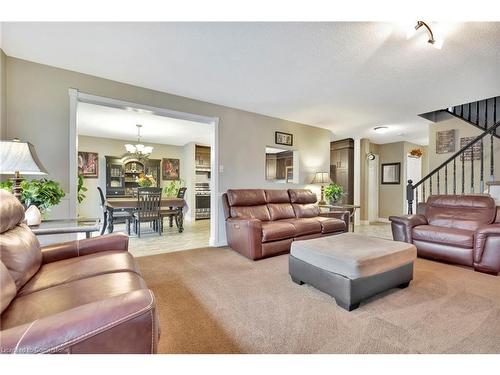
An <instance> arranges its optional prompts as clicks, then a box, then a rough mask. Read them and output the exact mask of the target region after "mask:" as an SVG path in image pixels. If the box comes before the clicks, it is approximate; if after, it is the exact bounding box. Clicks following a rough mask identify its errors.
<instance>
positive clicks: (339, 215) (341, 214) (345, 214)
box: [319, 211, 351, 232]
mask: <svg viewBox="0 0 500 375" xmlns="http://www.w3.org/2000/svg"><path fill="white" fill-rule="evenodd" d="M319 216H323V217H333V218H336V219H340V220H343V221H344V222H345V227H346V232H348V231H349V221H350V217H351V213H350V212H349V211H328V212H320V214H319Z"/></svg>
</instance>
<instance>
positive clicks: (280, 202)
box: [222, 189, 349, 260]
mask: <svg viewBox="0 0 500 375" xmlns="http://www.w3.org/2000/svg"><path fill="white" fill-rule="evenodd" d="M316 201H317V198H316V194H314V193H313V192H311V191H310V190H307V189H289V190H269V189H231V190H228V191H227V193H225V194H223V197H222V202H223V206H224V213H225V217H226V235H227V241H228V244H229V246H230V247H231V248H232V249H233V250H236V251H237V252H239V253H240V254H242V255H243V256H245V257H247V258H249V259H253V260H257V259H261V258H267V257H270V256H274V255H279V254H284V253H287V252H289V251H290V246H291V244H292V242H293V241H296V240H301V239H309V238H316V237H320V236H330V235H334V234H339V233H344V232H347V228H348V227H349V212H328V213H320V210H319V207H318V205H317V204H316Z"/></svg>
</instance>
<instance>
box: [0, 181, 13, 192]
mask: <svg viewBox="0 0 500 375" xmlns="http://www.w3.org/2000/svg"><path fill="white" fill-rule="evenodd" d="M12 185H13V183H12V181H11V180H5V181H2V182H0V189H4V190H7V191H8V192H11V193H12Z"/></svg>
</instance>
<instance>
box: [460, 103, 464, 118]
mask: <svg viewBox="0 0 500 375" xmlns="http://www.w3.org/2000/svg"><path fill="white" fill-rule="evenodd" d="M460 117H464V105H463V104H462V105H461V106H460Z"/></svg>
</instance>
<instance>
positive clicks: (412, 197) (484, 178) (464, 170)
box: [406, 97, 500, 214]
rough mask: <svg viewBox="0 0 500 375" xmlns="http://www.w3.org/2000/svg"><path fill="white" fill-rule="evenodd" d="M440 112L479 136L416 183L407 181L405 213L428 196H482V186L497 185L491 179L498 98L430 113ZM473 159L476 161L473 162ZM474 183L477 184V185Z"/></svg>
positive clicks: (499, 127)
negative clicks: (461, 122) (467, 126)
mask: <svg viewBox="0 0 500 375" xmlns="http://www.w3.org/2000/svg"><path fill="white" fill-rule="evenodd" d="M444 113H446V114H448V115H451V116H454V117H456V118H459V119H460V120H462V121H464V122H466V123H467V124H469V125H471V126H474V127H475V128H477V129H479V130H481V134H479V135H478V136H477V137H476V138H474V139H473V140H471V141H470V142H469V143H468V144H466V145H464V147H462V148H461V149H460V150H458V151H457V152H455V153H454V154H453V155H452V156H451V157H449V158H448V159H447V160H446V161H444V162H443V163H441V164H440V165H439V166H438V167H437V168H435V169H434V170H432V171H431V172H430V173H429V174H428V175H427V176H425V177H423V178H422V179H421V180H420V181H418V182H416V183H414V182H413V181H412V180H409V181H408V185H407V186H406V199H407V202H408V214H412V213H413V206H414V205H415V206H417V207H418V203H419V202H425V201H426V199H427V197H428V196H429V195H436V194H453V195H456V194H484V193H485V187H486V185H491V186H489V187H490V189H491V187H492V186H497V185H498V182H496V181H494V179H495V177H494V176H495V145H497V144H499V143H498V142H500V141H499V139H500V121H499V118H498V117H497V113H498V115H500V97H494V98H489V99H484V100H480V101H477V102H472V103H467V104H461V105H459V106H456V107H450V108H446V109H442V110H440V111H436V112H433V113H432V115H433V117H436V116H439V115H440V114H444ZM425 115H426V116H429V114H425ZM426 116H424V117H426ZM427 118H428V117H427ZM495 142H497V143H495ZM478 153H479V156H478ZM497 153H498V151H497ZM476 157H478V158H479V160H474V159H475V158H476ZM476 181H478V182H479V186H477V183H475V182H476Z"/></svg>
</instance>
